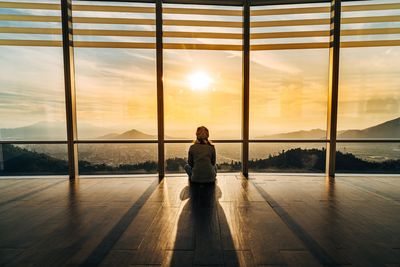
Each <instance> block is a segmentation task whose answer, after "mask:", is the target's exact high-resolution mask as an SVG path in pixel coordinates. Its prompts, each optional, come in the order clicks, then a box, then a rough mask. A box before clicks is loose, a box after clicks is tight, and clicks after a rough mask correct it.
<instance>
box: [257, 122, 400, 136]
mask: <svg viewBox="0 0 400 267" xmlns="http://www.w3.org/2000/svg"><path fill="white" fill-rule="evenodd" d="M325 136H326V133H325V131H324V130H321V129H313V130H309V131H296V132H289V133H280V134H274V135H264V136H259V137H257V138H258V139H324V138H325ZM338 138H400V117H399V118H396V119H393V120H390V121H386V122H384V123H381V124H378V125H375V126H372V127H369V128H365V129H362V130H345V131H339V132H338Z"/></svg>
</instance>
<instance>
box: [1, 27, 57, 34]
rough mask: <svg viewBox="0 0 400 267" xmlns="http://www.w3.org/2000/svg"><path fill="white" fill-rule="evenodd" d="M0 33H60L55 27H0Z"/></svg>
mask: <svg viewBox="0 0 400 267" xmlns="http://www.w3.org/2000/svg"><path fill="white" fill-rule="evenodd" d="M0 33H23V34H61V29H57V28H23V27H0Z"/></svg>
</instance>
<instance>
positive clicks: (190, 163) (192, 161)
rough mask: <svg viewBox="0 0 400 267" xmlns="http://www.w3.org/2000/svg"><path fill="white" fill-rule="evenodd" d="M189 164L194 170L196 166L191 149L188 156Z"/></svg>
mask: <svg viewBox="0 0 400 267" xmlns="http://www.w3.org/2000/svg"><path fill="white" fill-rule="evenodd" d="M188 164H189V165H190V167H192V168H193V165H194V160H193V154H192V151H191V149H189V155H188Z"/></svg>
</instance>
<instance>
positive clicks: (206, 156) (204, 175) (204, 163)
mask: <svg viewBox="0 0 400 267" xmlns="http://www.w3.org/2000/svg"><path fill="white" fill-rule="evenodd" d="M188 158H189V159H188V163H189V165H190V166H191V167H192V176H191V181H192V182H197V183H208V182H214V181H215V177H216V176H217V173H216V167H215V161H216V156H215V147H214V146H210V145H207V144H193V145H191V146H190V148H189V157H188Z"/></svg>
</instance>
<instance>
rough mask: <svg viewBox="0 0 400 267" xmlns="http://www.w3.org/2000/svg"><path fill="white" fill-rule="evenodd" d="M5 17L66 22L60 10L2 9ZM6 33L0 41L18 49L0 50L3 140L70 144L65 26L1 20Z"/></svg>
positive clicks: (1, 133) (41, 0)
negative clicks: (64, 46)
mask: <svg viewBox="0 0 400 267" xmlns="http://www.w3.org/2000/svg"><path fill="white" fill-rule="evenodd" d="M8 2H16V1H15V0H14V1H8ZM19 2H20V1H19ZM34 2H35V3H46V2H47V3H49V2H48V1H43V0H38V1H34ZM51 3H53V4H59V3H60V1H51ZM5 4H7V3H5ZM0 15H3V16H7V15H10V16H15V15H26V16H33V17H34V19H37V18H39V16H48V17H49V18H50V17H51V19H52V20H56V21H57V20H61V11H60V10H35V9H30V8H26V9H25V8H23V9H18V8H0ZM0 27H1V28H2V29H3V30H2V33H0V41H4V42H12V43H13V45H9V46H6V45H4V44H2V45H1V46H0V72H1V76H0V99H1V101H0V102H1V104H0V139H1V140H65V139H66V123H65V93H64V76H63V75H64V73H63V56H62V48H61V47H60V46H61V40H62V37H61V23H60V22H39V21H36V22H31V21H18V19H16V21H12V20H1V21H0ZM38 42H40V46H36V45H38ZM32 45H35V46H32Z"/></svg>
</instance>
